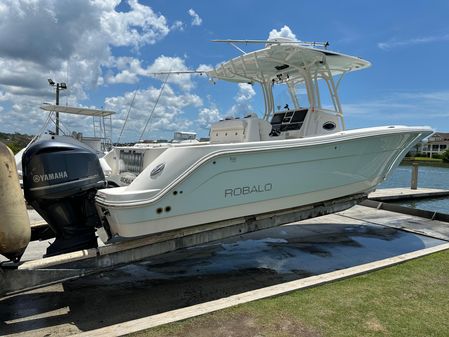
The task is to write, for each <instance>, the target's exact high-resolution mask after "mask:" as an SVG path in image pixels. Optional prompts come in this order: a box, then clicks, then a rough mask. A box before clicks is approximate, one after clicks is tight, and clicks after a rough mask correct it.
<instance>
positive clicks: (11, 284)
mask: <svg viewBox="0 0 449 337" xmlns="http://www.w3.org/2000/svg"><path fill="white" fill-rule="evenodd" d="M364 199H366V195H365V194H357V195H352V196H346V197H343V198H338V199H334V200H329V201H326V202H323V203H319V204H314V205H306V206H301V207H297V208H291V209H284V210H279V211H275V212H269V213H264V214H258V215H254V216H247V217H241V218H234V219H229V220H224V221H218V222H213V223H208V224H203V225H199V226H194V227H188V228H182V229H177V230H173V231H169V232H162V233H158V234H153V235H150V236H146V237H141V238H136V239H132V240H127V241H122V242H118V243H112V244H108V245H105V246H101V247H98V248H96V249H87V250H81V251H77V252H72V253H67V254H61V255H56V256H51V257H46V258H41V259H36V260H31V261H24V262H18V263H13V262H3V263H0V296H8V295H13V294H16V293H20V292H24V291H27V290H31V289H36V288H41V287H44V286H48V285H51V284H56V283H60V282H64V281H68V280H73V279H77V278H81V277H84V276H87V275H92V274H97V273H101V272H103V271H106V270H110V269H114V268H117V267H120V266H123V265H125V264H130V263H133V262H136V261H139V260H142V259H145V258H148V257H151V256H156V255H161V254H164V253H168V252H171V251H175V250H178V249H182V248H188V247H193V246H196V245H201V244H206V243H209V242H212V241H219V240H222V239H225V238H229V237H232V236H236V235H242V234H245V233H250V232H254V231H258V230H262V229H267V228H271V227H276V226H279V225H282V224H287V223H291V222H295V221H300V220H305V219H308V218H312V217H316V216H321V215H326V214H331V213H335V212H339V211H342V210H345V209H347V208H350V207H352V206H354V205H355V204H357V203H359V202H360V201H362V200H364ZM43 226H44V225H43V224H42V223H40V224H39V225H38V227H40V229H42V227H43ZM101 230H102V229H100V230H99V231H98V233H99V234H100V236H101V235H102V234H101ZM35 239H36V238H35Z"/></svg>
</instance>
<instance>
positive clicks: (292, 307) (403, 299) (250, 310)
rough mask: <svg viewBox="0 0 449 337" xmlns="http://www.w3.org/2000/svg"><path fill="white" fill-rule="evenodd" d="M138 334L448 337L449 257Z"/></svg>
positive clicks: (442, 255)
mask: <svg viewBox="0 0 449 337" xmlns="http://www.w3.org/2000/svg"><path fill="white" fill-rule="evenodd" d="M133 336H139V337H142V336H148V337H151V336H198V337H201V336H217V337H218V336H260V337H261V336H279V337H281V336H310V337H311V336H332V337H336V336H342V337H343V336H344V337H351V336H367V337H369V336H404V337H405V336H406V337H410V336H426V337H428V336H442V337H443V336H449V251H444V252H440V253H436V254H433V255H430V256H426V257H423V258H420V259H417V260H413V261H409V262H406V263H404V264H401V265H397V266H393V267H390V268H387V269H383V270H380V271H376V272H372V273H370V274H366V275H362V276H358V277H354V278H350V279H346V280H342V281H338V282H334V283H330V284H325V285H322V286H318V287H315V288H310V289H305V290H299V291H295V292H292V293H289V294H286V295H282V296H277V297H274V298H269V299H264V300H259V301H255V302H251V303H247V304H243V305H240V306H237V307H233V308H229V309H226V310H222V311H218V312H215V313H211V314H206V315H203V316H199V317H196V318H192V319H188V320H185V321H182V322H176V323H172V324H168V325H164V326H160V327H156V328H153V329H149V330H147V331H144V332H141V333H137V334H134V335H133Z"/></svg>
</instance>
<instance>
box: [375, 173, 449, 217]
mask: <svg viewBox="0 0 449 337" xmlns="http://www.w3.org/2000/svg"><path fill="white" fill-rule="evenodd" d="M411 176H412V167H411V166H410V165H401V166H399V167H398V168H396V170H395V171H394V172H393V174H392V175H391V176H390V177H389V178H388V179H387V180H386V181H385V182H383V183H382V184H380V185H379V188H394V187H410V180H411ZM419 187H423V188H424V187H425V188H439V189H445V190H449V167H440V166H424V165H420V166H419V172H418V188H419ZM399 204H400V205H403V206H406V207H412V208H419V209H424V210H428V211H434V212H435V211H436V212H441V213H446V214H449V198H434V199H424V200H411V201H407V202H400V203H399Z"/></svg>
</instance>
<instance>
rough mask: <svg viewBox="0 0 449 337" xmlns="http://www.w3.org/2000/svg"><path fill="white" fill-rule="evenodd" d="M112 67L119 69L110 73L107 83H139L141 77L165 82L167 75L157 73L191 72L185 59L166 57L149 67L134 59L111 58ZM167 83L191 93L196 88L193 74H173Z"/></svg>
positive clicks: (160, 58)
mask: <svg viewBox="0 0 449 337" xmlns="http://www.w3.org/2000/svg"><path fill="white" fill-rule="evenodd" d="M110 67H111V68H114V69H117V73H110V74H109V75H108V76H107V77H106V82H107V83H137V82H138V81H139V76H140V77H154V78H158V79H160V80H161V81H165V80H166V79H167V75H165V74H161V75H155V73H163V72H172V71H189V68H188V67H187V65H186V64H185V60H184V59H182V58H180V57H170V56H165V55H161V56H159V57H158V58H156V60H154V62H153V64H151V65H149V66H148V67H143V66H142V64H141V61H140V60H138V59H136V58H133V57H117V58H114V57H111V58H110ZM167 83H173V84H176V85H178V86H179V87H180V88H181V89H182V90H184V91H189V90H191V89H192V88H193V87H194V83H193V81H192V74H172V75H170V76H169V77H168V79H167Z"/></svg>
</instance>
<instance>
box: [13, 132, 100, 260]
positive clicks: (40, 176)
mask: <svg viewBox="0 0 449 337" xmlns="http://www.w3.org/2000/svg"><path fill="white" fill-rule="evenodd" d="M22 170H23V189H24V194H25V199H26V200H27V202H28V203H29V204H30V205H31V206H33V208H34V209H35V210H36V211H37V212H38V213H39V214H40V215H41V216H42V217H43V218H44V219H45V220H46V221H47V223H48V224H49V226H50V227H51V229H52V230H53V231H54V232H55V234H56V240H55V241H54V242H53V244H51V245H50V246H49V247H48V248H47V254H46V256H51V255H57V254H62V253H68V252H73V251H77V250H80V249H88V248H94V247H98V245H97V238H96V236H95V228H96V227H100V226H101V222H100V218H99V216H98V214H97V211H96V208H95V199H94V198H95V193H96V192H97V190H98V189H100V188H104V187H105V186H106V181H105V178H104V174H103V171H102V169H101V165H100V162H99V160H98V157H97V155H96V154H95V153H93V152H92V151H90V150H89V149H87V148H85V147H82V146H78V145H74V144H68V143H63V142H59V141H54V140H44V141H39V142H36V143H34V144H32V145H31V146H30V147H29V148H28V149H27V150H26V151H25V153H24V154H23V157H22Z"/></svg>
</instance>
